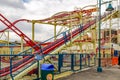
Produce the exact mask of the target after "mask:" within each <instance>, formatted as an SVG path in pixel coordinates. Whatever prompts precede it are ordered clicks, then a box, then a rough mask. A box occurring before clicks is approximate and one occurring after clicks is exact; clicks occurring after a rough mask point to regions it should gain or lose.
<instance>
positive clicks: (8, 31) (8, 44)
mask: <svg viewBox="0 0 120 80" xmlns="http://www.w3.org/2000/svg"><path fill="white" fill-rule="evenodd" d="M9 40H10V33H9V31H8V46H9Z"/></svg>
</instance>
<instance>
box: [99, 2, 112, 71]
mask: <svg viewBox="0 0 120 80" xmlns="http://www.w3.org/2000/svg"><path fill="white" fill-rule="evenodd" d="M110 2H111V1H110ZM101 5H102V3H101V0H99V28H98V34H99V37H98V67H97V72H102V67H101V51H100V50H101V44H100V43H101V40H100V39H101ZM112 10H114V8H113V7H112V5H111V3H109V5H108V8H107V9H106V11H112Z"/></svg>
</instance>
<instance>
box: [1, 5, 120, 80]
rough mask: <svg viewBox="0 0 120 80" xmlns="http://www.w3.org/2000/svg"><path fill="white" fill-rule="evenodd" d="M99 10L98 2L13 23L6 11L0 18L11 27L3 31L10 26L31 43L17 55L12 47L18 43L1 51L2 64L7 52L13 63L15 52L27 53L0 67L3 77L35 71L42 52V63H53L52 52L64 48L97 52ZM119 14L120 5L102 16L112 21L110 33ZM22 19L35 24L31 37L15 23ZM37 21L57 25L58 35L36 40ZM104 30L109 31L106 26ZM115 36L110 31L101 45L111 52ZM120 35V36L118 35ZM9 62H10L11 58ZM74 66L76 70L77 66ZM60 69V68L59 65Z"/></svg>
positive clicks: (102, 18) (105, 20)
mask: <svg viewBox="0 0 120 80" xmlns="http://www.w3.org/2000/svg"><path fill="white" fill-rule="evenodd" d="M117 7H118V6H117ZM85 8H86V7H85ZM97 11H98V8H97V7H95V6H94V7H93V6H92V8H90V9H77V10H74V11H64V12H59V13H56V14H55V15H53V16H51V17H50V18H46V19H42V20H26V19H21V20H17V21H15V22H13V23H11V22H10V21H9V20H8V19H6V18H5V17H4V16H3V15H2V14H0V21H1V22H2V23H3V24H4V25H5V26H7V28H5V29H3V30H1V31H0V32H5V31H6V30H7V29H10V30H12V31H13V32H14V33H16V34H17V35H18V36H20V37H21V38H22V39H23V40H24V41H25V42H26V44H28V46H30V47H31V48H29V49H27V50H24V51H22V52H19V53H17V54H15V55H12V51H13V49H14V47H10V46H9V45H8V47H9V48H10V54H8V55H7V54H1V55H0V61H1V63H2V64H4V63H6V61H5V60H4V61H3V58H2V57H3V56H9V57H10V63H11V60H12V59H11V56H24V57H23V58H20V59H19V60H17V61H15V62H12V63H11V65H12V68H11V65H10V66H3V67H2V68H0V77H1V78H2V79H4V78H10V77H9V74H10V76H11V78H12V79H13V78H14V79H15V80H17V79H19V78H20V77H22V76H24V75H26V74H28V73H29V72H31V71H33V70H34V69H36V68H37V67H38V66H37V62H35V58H34V57H35V55H36V54H40V56H42V57H44V58H42V59H41V60H40V61H38V62H39V63H44V62H45V61H47V62H48V63H52V61H53V60H51V55H53V54H60V53H63V52H64V53H69V54H70V55H71V53H77V54H80V56H82V55H81V53H89V54H90V53H93V54H97V41H98V37H97V36H98V35H97V34H98V33H97V28H98V16H97V15H96V14H95V13H97ZM119 14H120V10H119V8H117V9H115V10H114V11H112V12H107V13H105V14H103V15H102V16H101V21H102V22H103V23H106V25H107V23H108V22H110V29H108V30H109V31H110V32H109V35H110V34H111V24H112V23H111V22H112V21H111V20H112V19H114V18H117V19H118V20H119V17H120V16H119ZM108 20H110V21H108ZM19 21H26V22H29V23H32V28H33V31H32V33H33V36H32V39H30V38H29V37H28V36H27V35H25V34H24V33H23V32H22V31H21V30H19V28H18V27H17V26H15V24H16V23H17V22H19ZM36 23H40V24H49V25H53V26H54V37H52V38H50V39H48V40H46V41H43V42H39V43H36V42H35V41H34V26H35V25H34V24H36ZM117 24H118V25H117V27H119V22H118V23H117ZM57 26H61V29H60V30H59V31H58V32H57V30H56V29H57ZM103 32H105V31H104V30H103ZM57 33H58V34H57ZM109 35H108V36H109ZM112 37H115V35H112V36H109V37H107V39H106V35H105V36H104V37H102V38H101V45H102V46H103V47H104V48H105V47H108V50H109V52H107V53H109V54H111V51H112V50H111V49H112V48H111V43H112V41H111V39H113V38H112ZM117 38H119V36H117ZM8 40H9V39H8ZM107 40H110V42H108V43H107ZM8 42H9V41H8ZM8 42H7V43H8ZM117 43H118V42H117ZM22 44H23V42H22V41H21V45H22ZM43 45H44V46H43ZM108 45H109V46H108ZM22 46H23V45H22ZM23 47H24V46H23ZM101 49H102V48H101ZM105 49H106V48H105ZM105 53H106V52H105ZM52 57H53V56H52ZM59 57H60V56H59ZM59 57H58V58H56V57H55V59H59ZM65 57H66V56H65ZM71 57H73V55H71ZM60 58H62V57H60ZM77 59H78V58H77ZM72 60H73V58H72ZM79 60H80V61H81V57H80V58H79V59H78V61H79ZM7 62H9V60H8V61H7ZM64 62H66V61H64ZM59 63H61V62H59ZM80 64H81V63H80ZM72 65H73V64H72ZM55 66H56V65H55ZM59 67H60V66H59ZM56 69H57V68H56ZM71 69H72V70H73V66H72V68H71ZM58 71H60V68H58ZM12 74H14V75H12Z"/></svg>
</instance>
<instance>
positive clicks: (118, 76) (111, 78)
mask: <svg viewBox="0 0 120 80" xmlns="http://www.w3.org/2000/svg"><path fill="white" fill-rule="evenodd" d="M96 69H97V67H94V68H91V69H89V70H85V71H82V72H78V73H73V74H72V75H70V76H66V77H63V78H60V79H57V80H120V69H119V68H118V66H113V67H109V68H108V67H106V68H103V71H102V72H97V70H96Z"/></svg>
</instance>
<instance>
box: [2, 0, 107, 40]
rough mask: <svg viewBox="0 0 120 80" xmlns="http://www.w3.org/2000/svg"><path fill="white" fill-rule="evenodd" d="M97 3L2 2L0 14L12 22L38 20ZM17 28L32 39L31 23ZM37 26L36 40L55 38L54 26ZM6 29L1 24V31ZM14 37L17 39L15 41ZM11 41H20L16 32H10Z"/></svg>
mask: <svg viewBox="0 0 120 80" xmlns="http://www.w3.org/2000/svg"><path fill="white" fill-rule="evenodd" d="M104 1H106V0H104ZM96 3H97V0H0V13H1V14H2V15H4V16H5V17H6V18H7V19H8V20H10V21H11V22H13V21H15V20H18V19H29V20H33V19H34V20H36V19H44V18H47V17H50V16H52V15H53V14H55V13H58V12H61V11H72V10H74V9H75V7H84V6H87V5H95V4H96ZM16 26H17V27H18V28H19V29H20V30H21V31H23V33H25V34H26V35H27V36H29V37H30V38H31V34H32V33H31V32H32V31H31V24H30V23H26V22H20V23H18V24H16ZM35 26H36V27H35V40H39V41H43V40H45V39H46V38H48V36H49V37H51V36H53V27H52V26H48V25H39V24H36V25H35ZM5 27H6V26H5V25H3V24H2V23H0V30H2V29H4V28H5ZM51 31H52V32H51ZM11 35H12V36H11ZM13 36H16V37H14V39H13ZM45 36H46V37H45ZM10 39H11V40H18V39H20V38H19V37H17V35H16V34H14V32H10Z"/></svg>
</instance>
